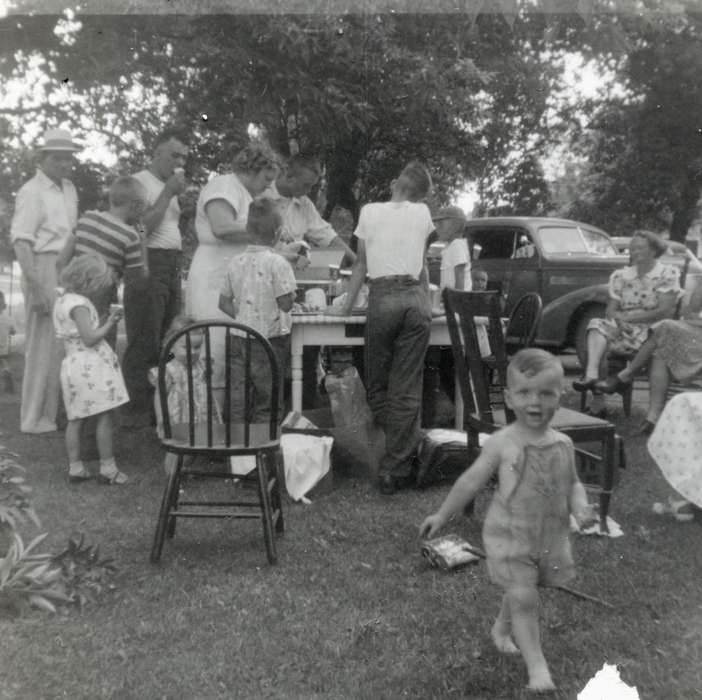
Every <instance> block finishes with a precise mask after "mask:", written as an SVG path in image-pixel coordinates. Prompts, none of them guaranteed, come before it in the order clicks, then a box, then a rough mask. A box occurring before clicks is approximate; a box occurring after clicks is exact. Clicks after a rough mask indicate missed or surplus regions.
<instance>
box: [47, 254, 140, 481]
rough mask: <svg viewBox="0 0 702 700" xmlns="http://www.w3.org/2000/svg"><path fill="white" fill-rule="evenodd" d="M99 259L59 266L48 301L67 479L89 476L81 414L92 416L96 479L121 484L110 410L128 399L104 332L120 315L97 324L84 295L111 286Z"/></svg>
mask: <svg viewBox="0 0 702 700" xmlns="http://www.w3.org/2000/svg"><path fill="white" fill-rule="evenodd" d="M113 281H114V278H113V276H112V272H111V271H110V268H109V267H108V265H107V263H106V262H105V260H104V259H103V258H101V257H98V256H96V255H80V256H78V257H76V258H73V260H72V261H71V262H70V263H69V264H68V265H67V266H66V267H65V268H64V269H63V271H62V273H61V276H60V283H61V284H62V285H63V289H59V290H58V297H57V299H56V303H55V304H54V310H53V320H54V328H55V329H56V335H57V336H58V338H59V339H61V340H63V343H64V347H65V350H66V357H65V358H64V359H63V362H62V363H61V391H62V393H63V400H64V403H65V406H66V416H67V418H68V425H67V426H66V449H67V451H68V478H69V480H70V481H83V480H85V479H89V478H91V474H90V472H89V471H88V470H87V469H86V467H85V465H84V464H83V462H82V461H81V459H80V426H81V422H82V421H83V419H84V418H88V417H89V416H97V417H98V418H97V430H96V436H97V447H98V453H99V455H100V472H99V475H98V479H99V480H100V481H102V482H104V483H108V484H124V483H126V481H127V475H126V474H125V473H124V472H121V471H120V470H119V469H118V468H117V465H116V464H115V459H114V454H113V452H112V411H113V410H114V409H115V408H117V407H118V406H121V405H122V404H125V403H127V402H128V401H129V396H128V395H127V389H126V388H125V385H124V379H123V378H122V371H121V370H120V367H119V362H118V360H117V355H115V353H114V350H112V348H111V347H110V346H109V345H108V343H107V341H106V340H105V336H106V335H107V334H108V333H109V332H110V331H111V330H112V328H114V326H115V325H116V324H117V323H118V322H119V320H120V319H121V318H122V315H123V314H122V310H121V308H115V309H113V310H111V311H110V313H109V315H108V317H107V320H106V321H105V323H103V324H102V325H101V324H100V321H99V319H98V313H97V311H96V310H95V306H93V303H92V302H91V301H90V299H89V297H93V296H99V295H100V294H102V293H104V292H105V290H106V289H108V288H109V287H110V286H111V285H112V284H113Z"/></svg>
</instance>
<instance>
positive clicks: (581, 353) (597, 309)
mask: <svg viewBox="0 0 702 700" xmlns="http://www.w3.org/2000/svg"><path fill="white" fill-rule="evenodd" d="M605 309H606V307H605V306H603V305H601V304H597V305H595V306H588V307H587V308H586V309H585V310H584V311H583V312H582V313H581V314H580V316H579V318H578V321H577V325H576V326H575V351H576V352H577V354H578V361H579V362H580V367H581V368H582V369H583V371H584V370H585V366H586V364H587V327H588V324H589V323H590V321H591V320H592V319H593V318H604V317H605Z"/></svg>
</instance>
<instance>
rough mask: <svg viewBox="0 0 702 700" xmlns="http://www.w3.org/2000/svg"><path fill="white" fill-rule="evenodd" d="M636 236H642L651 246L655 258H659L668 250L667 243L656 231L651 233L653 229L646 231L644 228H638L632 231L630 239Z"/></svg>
mask: <svg viewBox="0 0 702 700" xmlns="http://www.w3.org/2000/svg"><path fill="white" fill-rule="evenodd" d="M637 236H638V237H639V238H643V239H644V240H645V241H646V242H647V243H648V245H650V246H651V248H653V250H654V251H655V254H656V257H657V258H660V257H661V255H665V253H666V251H667V250H668V244H667V243H666V242H665V241H664V240H663V239H662V238H661V237H660V236H659V235H658V234H657V233H653V231H646V230H645V229H642V228H639V229H636V231H634V233H633V235H632V237H631V238H632V240H633V239H634V238H636V237H637Z"/></svg>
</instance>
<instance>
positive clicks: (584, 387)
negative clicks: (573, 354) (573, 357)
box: [573, 379, 599, 391]
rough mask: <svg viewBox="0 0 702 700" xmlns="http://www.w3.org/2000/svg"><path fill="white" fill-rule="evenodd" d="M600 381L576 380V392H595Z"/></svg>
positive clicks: (574, 385)
mask: <svg viewBox="0 0 702 700" xmlns="http://www.w3.org/2000/svg"><path fill="white" fill-rule="evenodd" d="M598 381H599V380H598V379H576V380H575V381H574V382H573V389H575V391H594V388H595V384H597V382H598Z"/></svg>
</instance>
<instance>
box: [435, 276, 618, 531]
mask: <svg viewBox="0 0 702 700" xmlns="http://www.w3.org/2000/svg"><path fill="white" fill-rule="evenodd" d="M443 299H444V306H445V309H446V319H447V322H448V328H449V334H450V336H451V348H452V350H453V355H454V359H455V363H456V374H457V376H458V380H459V386H460V389H461V394H462V396H463V401H464V405H465V410H464V430H465V431H466V432H467V434H468V449H469V457H470V459H471V461H472V460H473V459H475V457H476V456H477V454H478V452H479V450H480V444H479V435H480V433H492V432H495V431H496V430H498V429H499V428H502V427H504V426H505V425H507V424H508V423H511V422H512V421H513V420H514V414H513V412H512V411H511V410H510V409H509V407H508V406H507V405H506V404H505V403H504V388H505V387H506V386H507V363H508V358H507V352H506V348H505V342H504V337H503V333H502V327H501V323H500V305H499V299H498V295H497V293H495V292H460V291H456V290H451V289H445V290H444V292H443ZM479 316H481V317H485V316H487V318H488V336H489V339H490V347H491V348H492V357H494V361H495V373H494V374H495V377H494V380H493V382H492V383H490V382H488V380H487V373H486V371H485V364H484V360H483V358H481V356H480V350H479V346H478V338H477V333H476V317H479ZM551 425H552V427H553V428H555V429H556V430H559V431H561V432H563V433H565V434H566V435H568V436H570V438H571V439H572V440H573V442H574V443H575V444H576V463H577V465H578V472H579V474H580V477H581V479H582V480H583V482H584V483H585V484H587V485H589V486H596V487H597V491H598V493H599V500H600V522H601V527H602V529H603V530H604V531H606V530H607V513H608V511H609V503H610V499H611V495H612V488H613V486H614V475H615V467H616V461H617V459H616V458H617V457H619V458H620V459H622V458H623V450H622V448H621V440H620V438H619V437H618V436H617V435H616V433H615V430H614V425H612V424H611V423H609V422H608V421H606V420H601V419H599V418H594V417H592V416H589V415H586V414H584V413H580V412H578V411H573V410H571V409H568V408H562V407H561V408H559V409H558V410H557V411H556V414H555V416H554V418H553V420H552V422H551ZM590 444H597V445H599V450H598V452H594V451H592V450H590V449H589V446H590ZM582 445H587V446H588V449H583V448H582ZM593 480H594V483H593Z"/></svg>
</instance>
